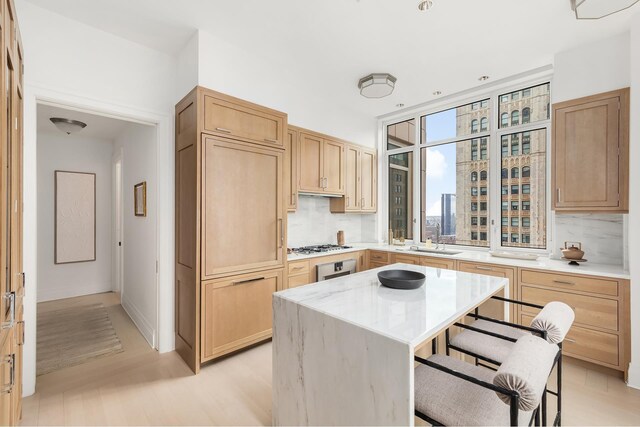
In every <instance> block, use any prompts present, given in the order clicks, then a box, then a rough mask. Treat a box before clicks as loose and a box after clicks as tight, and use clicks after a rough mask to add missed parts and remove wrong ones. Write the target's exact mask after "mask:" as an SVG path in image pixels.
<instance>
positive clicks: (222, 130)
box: [216, 128, 231, 133]
mask: <svg viewBox="0 0 640 427" xmlns="http://www.w3.org/2000/svg"><path fill="white" fill-rule="evenodd" d="M216 130H217V131H220V132H224V133H231V131H230V130H229V129H225V128H216Z"/></svg>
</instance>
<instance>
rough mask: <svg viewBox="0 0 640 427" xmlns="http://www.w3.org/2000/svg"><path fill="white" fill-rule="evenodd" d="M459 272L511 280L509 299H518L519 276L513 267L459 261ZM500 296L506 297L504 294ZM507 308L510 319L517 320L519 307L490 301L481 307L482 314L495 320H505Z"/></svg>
mask: <svg viewBox="0 0 640 427" xmlns="http://www.w3.org/2000/svg"><path fill="white" fill-rule="evenodd" d="M458 270H459V271H464V272H466V273H474V274H483V275H486V276H492V277H504V278H506V279H509V296H508V297H509V298H510V299H518V297H517V295H516V292H517V291H516V289H517V284H516V280H517V275H516V269H515V268H511V267H504V266H500V265H495V264H484V263H474V262H467V261H458ZM499 296H502V297H505V294H504V293H501V294H500V295H499ZM505 306H506V307H507V310H508V312H509V318H510V319H517V317H516V313H517V307H516V306H511V305H506V303H503V302H501V301H497V300H489V301H487V302H485V303H484V304H483V305H481V306H480V314H482V315H485V316H489V317H493V318H495V319H505Z"/></svg>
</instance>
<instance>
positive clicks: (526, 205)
mask: <svg viewBox="0 0 640 427" xmlns="http://www.w3.org/2000/svg"><path fill="white" fill-rule="evenodd" d="M522 210H523V211H530V210H531V202H530V201H528V200H525V201H524V202H522Z"/></svg>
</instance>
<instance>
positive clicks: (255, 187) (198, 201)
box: [175, 87, 287, 373]
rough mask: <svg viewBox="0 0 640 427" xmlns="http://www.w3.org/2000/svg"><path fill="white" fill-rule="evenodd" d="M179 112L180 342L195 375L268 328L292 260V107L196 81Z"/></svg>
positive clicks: (177, 291)
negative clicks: (281, 108)
mask: <svg viewBox="0 0 640 427" xmlns="http://www.w3.org/2000/svg"><path fill="white" fill-rule="evenodd" d="M175 117H176V123H175V130H176V142H175V144H176V147H175V149H176V151H175V162H176V163H175V168H176V169H175V179H176V183H175V185H176V187H175V198H176V200H175V204H176V213H175V221H176V224H175V233H176V239H175V240H176V248H175V254H176V255H175V256H176V263H175V271H176V279H175V280H176V281H175V300H176V301H175V341H176V351H177V352H178V354H179V355H180V356H181V357H182V358H183V359H184V360H185V362H186V363H187V364H188V365H189V367H190V368H191V369H192V370H193V371H194V372H195V373H198V371H199V369H200V364H201V363H204V362H206V361H209V360H211V359H213V358H216V357H219V356H222V355H224V354H226V353H229V352H232V351H236V350H238V349H240V348H243V347H245V346H248V345H250V344H253V343H255V342H257V341H260V340H263V339H266V338H268V337H269V336H270V333H271V332H270V331H271V315H270V311H269V310H270V309H271V294H272V293H273V292H274V291H275V289H281V288H282V287H283V284H284V283H283V277H284V272H283V268H284V267H285V263H286V247H285V240H286V219H287V217H286V209H287V203H286V200H287V197H286V196H285V169H286V167H285V151H286V150H285V137H284V134H283V132H284V133H286V129H287V115H286V114H284V113H280V112H277V111H275V110H271V109H268V108H264V107H261V106H259V105H255V104H252V103H249V102H246V101H243V100H240V99H237V98H233V97H230V96H227V95H224V94H221V93H218V92H214V91H211V90H208V89H205V88H202V87H196V88H194V89H193V90H192V91H191V92H190V93H189V94H188V95H187V96H185V97H184V98H183V99H182V100H181V101H180V102H179V103H178V104H177V105H176V114H175ZM256 278H264V279H260V280H253V279H256ZM245 279H247V280H249V279H251V280H252V281H251V282H243V280H245ZM205 284H206V286H205Z"/></svg>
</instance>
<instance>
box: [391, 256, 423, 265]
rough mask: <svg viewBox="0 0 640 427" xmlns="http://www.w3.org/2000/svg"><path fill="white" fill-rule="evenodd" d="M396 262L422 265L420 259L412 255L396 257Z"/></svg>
mask: <svg viewBox="0 0 640 427" xmlns="http://www.w3.org/2000/svg"><path fill="white" fill-rule="evenodd" d="M394 258H395V260H394V262H401V263H404V264H414V265H420V257H417V256H412V255H394Z"/></svg>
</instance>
